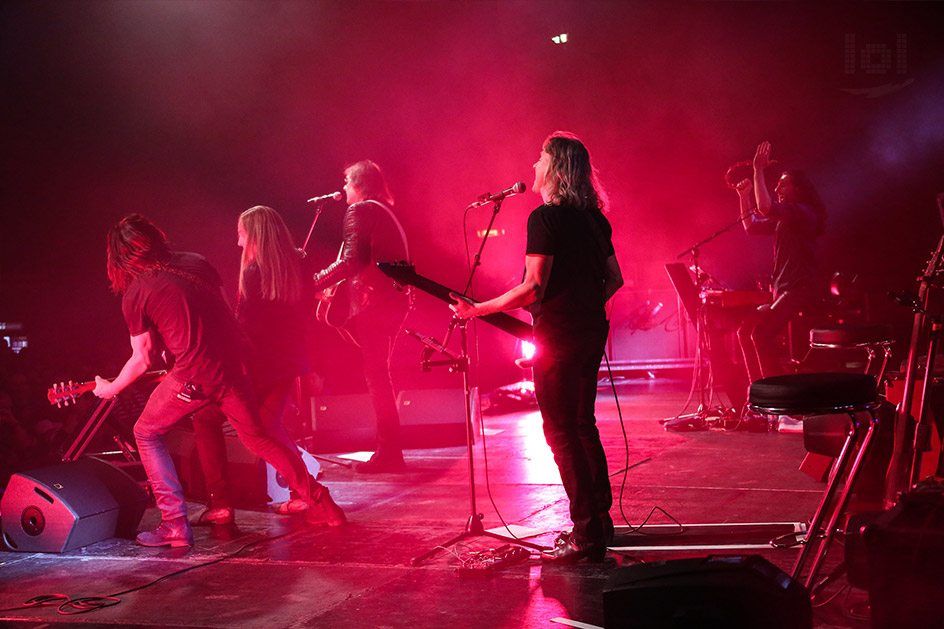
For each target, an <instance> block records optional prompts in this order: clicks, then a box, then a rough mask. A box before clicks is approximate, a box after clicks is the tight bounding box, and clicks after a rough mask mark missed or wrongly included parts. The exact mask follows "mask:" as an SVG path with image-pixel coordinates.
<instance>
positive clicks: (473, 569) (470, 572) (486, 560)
mask: <svg viewBox="0 0 944 629" xmlns="http://www.w3.org/2000/svg"><path fill="white" fill-rule="evenodd" d="M530 556H531V551H529V550H528V549H526V548H522V547H521V546H513V545H511V544H505V545H504V546H500V547H498V548H490V549H488V550H483V551H476V552H472V553H469V555H468V557H467V558H465V559H464V560H463V561H462V564H461V565H459V567H458V568H456V576H457V577H460V578H463V579H485V578H488V577H491V576H493V575H494V574H495V570H497V569H498V568H501V567H503V566H513V565H515V564H518V563H521V562H522V561H525V560H526V559H528V557H530Z"/></svg>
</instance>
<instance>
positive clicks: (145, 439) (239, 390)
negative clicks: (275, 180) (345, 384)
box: [134, 372, 310, 520]
mask: <svg viewBox="0 0 944 629" xmlns="http://www.w3.org/2000/svg"><path fill="white" fill-rule="evenodd" d="M185 384H186V383H185V382H183V381H181V380H180V379H179V378H177V377H176V376H175V374H174V373H173V372H171V373H169V374H167V376H166V377H165V378H164V380H163V381H162V382H161V383H160V384H159V385H157V388H155V389H154V392H153V393H152V394H151V397H150V398H149V399H148V401H147V404H146V405H145V407H144V411H143V412H142V413H141V417H140V418H138V421H137V422H136V423H135V425H134V437H135V440H136V442H137V446H138V454H139V455H140V456H141V463H142V464H143V465H144V471H145V472H146V473H147V477H148V481H149V482H150V484H151V492H152V493H153V494H154V499H155V500H156V501H157V507H158V508H159V509H160V510H161V516H162V518H163V519H164V520H172V519H174V518H179V517H183V516H186V515H187V504H186V502H185V501H184V492H183V487H182V486H181V484H180V479H179V478H178V476H177V469H176V468H175V467H174V462H173V460H172V459H171V456H170V452H169V451H168V449H167V444H166V443H165V440H164V437H165V435H166V434H167V433H168V432H169V431H170V429H171V428H173V427H174V425H175V424H176V423H177V422H179V421H180V420H181V419H183V418H184V417H186V416H187V415H190V414H191V413H193V412H195V411H197V410H199V409H201V408H202V407H204V406H207V405H211V404H212V405H217V406H218V407H219V408H220V410H221V411H222V412H223V413H224V414H225V415H226V417H227V418H228V419H229V421H230V423H231V424H232V426H233V428H235V429H236V432H237V434H238V435H239V438H240V440H241V441H242V442H243V444H245V446H246V447H247V448H248V449H249V450H250V451H251V452H252V453H253V454H255V455H256V456H258V457H261V458H263V459H265V460H266V461H268V462H269V463H270V464H271V465H272V467H274V468H275V469H276V470H277V471H278V472H279V473H280V474H282V476H283V477H284V478H285V480H286V482H288V484H289V485H290V486H291V487H292V488H293V489H295V490H296V491H299V493H300V494H301V495H302V496H305V497H307V496H309V495H310V491H309V487H308V484H309V482H308V470H307V468H306V467H305V463H304V462H303V461H302V459H301V456H300V455H299V454H298V450H294V449H293V450H289V449H288V448H287V447H286V446H285V445H284V444H280V443H279V442H277V441H275V440H274V439H272V437H270V436H269V434H268V433H267V432H266V430H265V428H264V427H263V425H262V421H261V419H260V417H259V411H258V407H257V404H256V400H255V396H254V394H253V391H252V386H251V385H250V383H249V379H248V377H246V376H242V377H240V378H239V379H237V380H236V381H235V382H233V383H229V384H221V385H212V386H205V385H195V386H194V388H193V389H192V390H189V391H188V390H187V389H185ZM181 393H186V394H187V395H188V396H189V398H190V401H189V402H188V401H186V400H185V399H181V398H180V397H179V396H180V394H181Z"/></svg>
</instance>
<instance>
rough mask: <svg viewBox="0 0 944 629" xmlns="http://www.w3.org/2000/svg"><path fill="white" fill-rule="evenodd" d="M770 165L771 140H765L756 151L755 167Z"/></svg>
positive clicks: (760, 167)
mask: <svg viewBox="0 0 944 629" xmlns="http://www.w3.org/2000/svg"><path fill="white" fill-rule="evenodd" d="M769 165H770V142H768V141H766V140H764V141H763V142H761V143H760V144H758V145H757V152H755V153H754V169H755V170H757V169H761V170H763V169H764V168H767V167H768V166H769Z"/></svg>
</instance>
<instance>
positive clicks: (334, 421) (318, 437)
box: [311, 389, 478, 452]
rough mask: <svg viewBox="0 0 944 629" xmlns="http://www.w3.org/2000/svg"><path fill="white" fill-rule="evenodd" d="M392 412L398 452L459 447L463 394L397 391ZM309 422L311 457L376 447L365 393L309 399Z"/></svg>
mask: <svg viewBox="0 0 944 629" xmlns="http://www.w3.org/2000/svg"><path fill="white" fill-rule="evenodd" d="M475 398H476V396H474V395H473V400H474V399H475ZM397 411H398V412H399V414H400V440H401V443H402V444H403V447H404V448H445V447H450V446H459V445H465V442H466V432H465V431H466V428H465V394H464V393H463V392H462V390H461V389H410V390H406V391H401V392H400V394H399V395H398V396H397ZM477 415H478V413H477V408H476V418H477ZM311 416H312V428H313V431H314V434H313V439H312V445H311V447H312V452H351V451H360V450H373V449H374V448H375V447H376V445H377V436H376V435H377V415H376V413H375V412H374V405H373V403H372V402H371V399H370V396H369V395H368V394H366V393H363V394H355V395H324V396H319V397H316V398H312V399H311ZM474 433H475V431H474V430H473V437H474Z"/></svg>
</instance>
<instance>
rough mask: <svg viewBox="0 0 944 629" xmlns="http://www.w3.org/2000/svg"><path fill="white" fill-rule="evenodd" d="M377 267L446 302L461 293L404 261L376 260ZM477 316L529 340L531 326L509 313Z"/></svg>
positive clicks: (399, 282)
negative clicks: (453, 295)
mask: <svg viewBox="0 0 944 629" xmlns="http://www.w3.org/2000/svg"><path fill="white" fill-rule="evenodd" d="M377 268H378V269H380V271H381V272H382V273H383V274H384V275H386V276H387V277H389V278H390V279H392V280H393V281H394V282H396V283H398V284H404V285H407V286H415V287H416V288H418V289H420V290H421V291H423V292H424V293H429V294H430V295H432V296H433V297H435V298H436V299H439V300H441V301H444V302H446V303H447V304H451V303H455V300H453V299H452V298H451V297H450V296H449V293H456V294H457V295H461V294H462V293H460V292H459V291H457V290H452V289H450V288H449V287H447V286H443V285H442V284H439V283H437V282H434V281H433V280H431V279H429V278H426V277H423V276H422V275H419V274H417V272H416V269H415V268H414V267H413V265H412V264H408V263H406V262H378V263H377ZM478 318H479V319H481V320H482V321H484V322H485V323H488V324H489V325H493V326H495V327H496V328H498V329H499V330H502V331H503V332H507V333H508V334H511V335H512V336H516V337H518V338H519V339H521V340H522V341H531V338H532V334H531V326H530V325H529V324H527V323H525V322H524V321H522V320H521V319H516V318H515V317H513V316H511V315H510V314H506V313H504V312H495V313H492V314H487V315H483V316H481V317H478Z"/></svg>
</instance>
